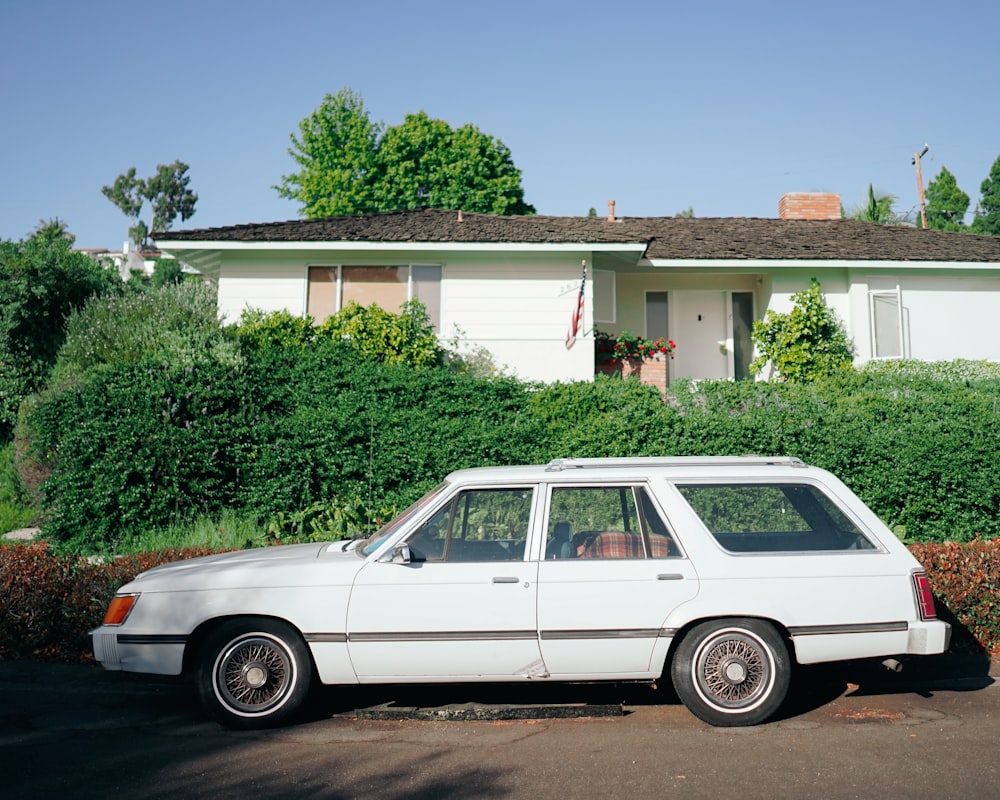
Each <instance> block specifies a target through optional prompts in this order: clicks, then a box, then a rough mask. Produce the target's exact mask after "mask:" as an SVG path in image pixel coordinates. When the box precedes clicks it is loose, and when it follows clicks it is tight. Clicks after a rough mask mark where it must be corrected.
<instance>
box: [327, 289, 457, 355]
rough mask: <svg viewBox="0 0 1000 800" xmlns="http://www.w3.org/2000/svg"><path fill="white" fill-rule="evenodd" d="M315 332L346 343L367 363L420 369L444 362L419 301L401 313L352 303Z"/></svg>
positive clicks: (409, 303) (409, 305) (425, 311)
mask: <svg viewBox="0 0 1000 800" xmlns="http://www.w3.org/2000/svg"><path fill="white" fill-rule="evenodd" d="M316 333H317V335H318V336H320V337H323V338H328V339H334V340H344V341H346V342H347V343H349V344H350V345H351V347H353V348H354V349H355V350H357V351H358V354H359V355H360V356H361V357H362V358H364V359H366V360H367V361H375V362H381V363H385V364H409V365H410V366H411V367H418V368H419V367H426V366H431V365H438V364H440V363H442V361H443V359H444V353H443V351H442V349H441V347H440V346H439V345H438V339H437V334H435V333H434V326H433V325H431V321H430V317H429V316H428V314H427V309H426V308H424V306H423V305H422V304H421V303H420V302H419V301H417V300H410V301H407V302H406V303H404V304H403V305H402V307H401V309H400V313H399V314H393V313H390V312H388V311H384V310H383V309H382V308H381V306H378V305H376V304H374V303H373V304H372V305H370V306H367V307H365V306H362V305H360V304H359V303H357V302H354V301H352V302H351V303H348V305H347V306H346V307H345V308H344V309H342V310H341V311H339V312H338V313H336V314H333V315H332V316H331V317H329V319H327V320H326V322H324V323H323V324H322V325H320V326H319V328H317V331H316Z"/></svg>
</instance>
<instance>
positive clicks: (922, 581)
mask: <svg viewBox="0 0 1000 800" xmlns="http://www.w3.org/2000/svg"><path fill="white" fill-rule="evenodd" d="M913 593H914V594H915V595H916V597H917V610H918V611H919V612H920V619H925V620H926V619H937V611H935V610H934V593H933V592H931V582H930V581H929V580H927V573H926V572H914V573H913Z"/></svg>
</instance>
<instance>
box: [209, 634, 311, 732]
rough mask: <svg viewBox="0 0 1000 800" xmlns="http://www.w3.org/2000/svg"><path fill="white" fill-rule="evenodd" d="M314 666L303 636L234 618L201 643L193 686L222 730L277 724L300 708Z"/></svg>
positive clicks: (309, 683)
mask: <svg viewBox="0 0 1000 800" xmlns="http://www.w3.org/2000/svg"><path fill="white" fill-rule="evenodd" d="M312 676H313V665H312V658H311V657H310V655H309V650H308V649H307V648H306V645H305V642H303V641H302V637H301V636H299V634H298V632H297V631H295V630H294V629H293V628H292V627H290V626H289V625H286V624H285V623H283V622H279V621H277V620H272V619H233V620H229V621H227V622H224V623H223V624H222V625H220V626H219V627H218V628H217V629H216V630H215V631H213V632H212V633H211V635H209V637H208V638H207V639H206V641H205V644H204V646H203V647H202V648H201V650H200V652H199V654H198V665H197V675H196V683H197V687H198V695H199V697H200V699H201V703H202V705H203V706H204V708H205V710H206V711H207V712H208V713H209V714H210V715H211V716H212V717H214V718H215V719H216V720H218V721H219V722H220V723H222V724H223V725H225V726H226V727H227V728H235V729H240V730H249V729H254V728H267V727H273V726H275V725H281V724H283V723H286V722H288V721H290V720H291V719H292V718H293V717H294V716H295V714H296V713H297V712H298V711H299V710H300V708H301V707H302V704H303V702H305V699H306V697H307V695H308V694H309V689H310V686H311V685H312Z"/></svg>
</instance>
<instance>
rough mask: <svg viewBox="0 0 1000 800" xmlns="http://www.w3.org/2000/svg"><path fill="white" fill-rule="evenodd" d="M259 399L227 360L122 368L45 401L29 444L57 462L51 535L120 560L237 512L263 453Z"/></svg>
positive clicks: (35, 414) (50, 486) (49, 484)
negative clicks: (183, 529)
mask: <svg viewBox="0 0 1000 800" xmlns="http://www.w3.org/2000/svg"><path fill="white" fill-rule="evenodd" d="M253 396H254V393H253V391H252V389H251V387H250V386H248V385H247V383H246V381H245V379H244V376H243V373H241V372H240V371H238V370H234V369H231V368H229V367H227V366H225V365H223V364H218V363H206V364H199V365H197V366H186V367H181V366H171V365H163V364H151V363H146V364H142V363H138V364H129V363H126V364H114V365H108V366H106V367H105V368H104V369H101V370H91V371H90V372H88V373H86V374H85V375H84V376H82V377H81V378H79V380H78V381H77V382H75V383H72V384H66V385H64V386H62V387H60V388H58V389H56V390H53V391H51V392H50V393H47V394H46V395H44V396H42V397H41V398H40V399H39V401H38V403H37V404H36V405H35V406H34V407H33V408H32V409H31V411H30V412H29V413H28V414H27V416H26V419H25V422H24V426H23V427H24V432H23V436H24V438H25V440H26V441H27V442H29V443H30V447H31V452H32V453H33V455H34V456H35V458H37V459H38V460H39V461H40V462H42V463H47V464H48V465H49V469H50V476H49V478H48V480H47V481H46V482H45V484H44V486H43V492H44V496H45V504H46V513H47V519H46V523H45V526H44V530H45V533H46V535H47V536H51V537H53V538H54V539H55V540H57V541H59V542H60V543H62V544H63V545H64V546H66V547H69V548H76V549H79V550H80V551H82V552H113V551H115V550H116V549H117V548H118V547H119V546H120V545H122V544H123V543H125V542H127V541H128V540H130V539H138V538H140V537H141V536H142V535H143V533H144V532H145V531H146V530H147V529H149V528H163V527H166V526H167V525H170V524H173V523H177V522H181V521H185V520H191V519H194V518H196V517H197V516H199V515H203V514H213V513H215V512H217V511H219V510H221V509H224V508H230V507H232V506H233V504H234V499H235V497H236V495H237V493H238V491H239V489H240V481H241V472H242V471H243V470H244V469H245V466H246V464H247V463H248V461H249V459H250V458H251V456H252V450H253V447H254V439H255V433H254V428H255V425H256V424H257V408H256V406H255V404H254V402H253V399H252V398H253Z"/></svg>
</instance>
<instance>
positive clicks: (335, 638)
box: [302, 633, 347, 643]
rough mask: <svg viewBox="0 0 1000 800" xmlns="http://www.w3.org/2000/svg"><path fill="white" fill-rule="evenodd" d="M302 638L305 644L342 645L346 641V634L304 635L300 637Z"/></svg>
mask: <svg viewBox="0 0 1000 800" xmlns="http://www.w3.org/2000/svg"><path fill="white" fill-rule="evenodd" d="M302 638H303V639H305V640H306V641H307V642H317V643H327V642H335V643H343V642H346V641H347V634H346V633H306V634H303V635H302Z"/></svg>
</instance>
